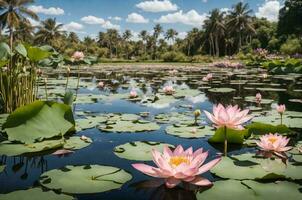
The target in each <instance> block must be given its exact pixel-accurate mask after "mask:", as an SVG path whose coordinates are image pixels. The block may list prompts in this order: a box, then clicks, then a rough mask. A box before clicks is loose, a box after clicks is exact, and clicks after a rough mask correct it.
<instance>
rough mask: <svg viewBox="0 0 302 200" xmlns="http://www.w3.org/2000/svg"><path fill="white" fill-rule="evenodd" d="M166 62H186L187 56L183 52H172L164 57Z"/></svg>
mask: <svg viewBox="0 0 302 200" xmlns="http://www.w3.org/2000/svg"><path fill="white" fill-rule="evenodd" d="M162 59H163V60H164V61H165V62H185V61H186V56H185V54H183V53H181V52H175V51H170V52H166V53H164V54H163V55H162Z"/></svg>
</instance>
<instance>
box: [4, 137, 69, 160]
mask: <svg viewBox="0 0 302 200" xmlns="http://www.w3.org/2000/svg"><path fill="white" fill-rule="evenodd" d="M61 147H63V141H62V140H46V141H43V142H38V143H33V144H15V143H11V142H9V141H4V142H2V143H0V155H6V156H17V155H22V154H26V153H36V152H42V151H47V150H51V149H58V148H61Z"/></svg>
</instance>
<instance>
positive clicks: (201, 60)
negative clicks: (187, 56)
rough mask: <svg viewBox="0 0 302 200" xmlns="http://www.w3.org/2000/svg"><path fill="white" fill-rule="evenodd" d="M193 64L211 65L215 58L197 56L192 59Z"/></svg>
mask: <svg viewBox="0 0 302 200" xmlns="http://www.w3.org/2000/svg"><path fill="white" fill-rule="evenodd" d="M191 62H196V63H211V62H213V58H212V57H210V56H203V55H195V56H193V57H192V60H191Z"/></svg>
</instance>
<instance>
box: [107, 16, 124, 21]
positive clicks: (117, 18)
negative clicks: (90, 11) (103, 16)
mask: <svg viewBox="0 0 302 200" xmlns="http://www.w3.org/2000/svg"><path fill="white" fill-rule="evenodd" d="M108 19H110V20H115V21H122V18H121V17H118V16H115V17H108Z"/></svg>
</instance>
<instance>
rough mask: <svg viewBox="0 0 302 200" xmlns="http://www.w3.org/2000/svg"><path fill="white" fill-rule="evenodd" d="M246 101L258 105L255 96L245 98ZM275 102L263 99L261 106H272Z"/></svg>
mask: <svg viewBox="0 0 302 200" xmlns="http://www.w3.org/2000/svg"><path fill="white" fill-rule="evenodd" d="M244 100H245V101H246V102H253V103H257V101H256V98H255V96H247V97H245V98H244ZM273 102H274V100H273V99H261V102H260V103H261V104H271V103H273Z"/></svg>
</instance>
